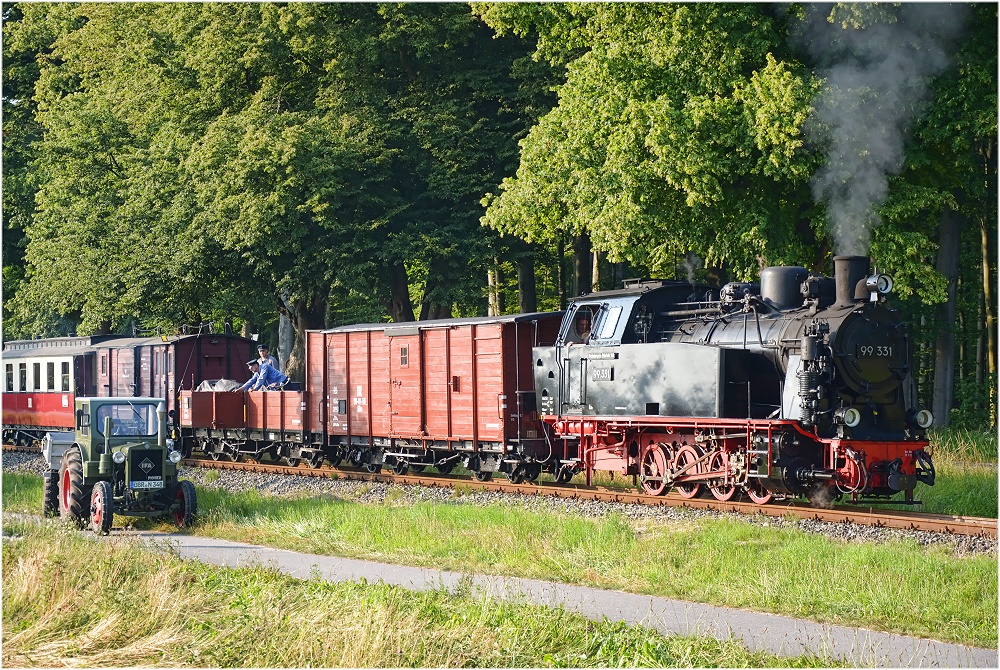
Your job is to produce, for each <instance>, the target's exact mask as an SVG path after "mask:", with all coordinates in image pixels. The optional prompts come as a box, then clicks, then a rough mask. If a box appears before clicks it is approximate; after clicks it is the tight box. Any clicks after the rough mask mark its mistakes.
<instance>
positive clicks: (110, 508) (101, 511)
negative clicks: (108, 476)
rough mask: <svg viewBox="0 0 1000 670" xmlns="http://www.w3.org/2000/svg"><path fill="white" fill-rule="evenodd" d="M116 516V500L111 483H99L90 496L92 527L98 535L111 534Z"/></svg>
mask: <svg viewBox="0 0 1000 670" xmlns="http://www.w3.org/2000/svg"><path fill="white" fill-rule="evenodd" d="M114 515H115V498H114V494H113V493H112V492H111V482H97V483H96V484H95V485H94V492H93V493H92V494H90V527H91V528H93V529H94V532H95V533H97V534H98V535H107V534H108V533H110V532H111V519H112V518H113V517H114Z"/></svg>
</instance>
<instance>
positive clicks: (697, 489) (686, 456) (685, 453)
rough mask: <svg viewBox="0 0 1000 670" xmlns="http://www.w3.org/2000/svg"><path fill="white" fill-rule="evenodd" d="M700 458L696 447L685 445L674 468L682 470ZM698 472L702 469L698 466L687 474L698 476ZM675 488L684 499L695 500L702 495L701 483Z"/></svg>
mask: <svg viewBox="0 0 1000 670" xmlns="http://www.w3.org/2000/svg"><path fill="white" fill-rule="evenodd" d="M698 458H699V456H698V452H697V451H695V450H694V447H692V446H691V445H689V444H685V445H684V446H683V447H681V448H680V449H678V450H677V456H676V457H675V458H674V468H675V470H680V469H681V468H683V467H684V466H686V465H688V464H689V463H694V462H695V461H697V460H698ZM698 472H700V468H699V467H698V466H697V465H696V466H694V467H692V468H691V469H689V470H687V471H686V472H685V474H687V473H691V474H696V473H698ZM674 486H675V487H676V488H677V493H678V494H680V496H681V497H682V498H694V497H696V496H697V495H698V494H699V493H701V484H700V483H691V484H674Z"/></svg>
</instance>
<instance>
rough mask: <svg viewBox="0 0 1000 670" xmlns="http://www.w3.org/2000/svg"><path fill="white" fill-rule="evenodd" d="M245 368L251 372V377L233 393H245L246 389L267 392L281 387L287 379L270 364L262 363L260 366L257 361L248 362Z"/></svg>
mask: <svg viewBox="0 0 1000 670" xmlns="http://www.w3.org/2000/svg"><path fill="white" fill-rule="evenodd" d="M247 367H248V368H250V371H251V372H253V376H252V377H250V379H248V380H247V383H246V384H244V385H243V386H241V387H239V388H238V389H233V390H234V391H246V390H247V389H250V390H251V391H257V390H259V389H264V390H265V391H267V390H270V389H276V388H278V387H279V386H283V385H284V384H285V383H286V382H287V381H288V377H286V376H285V375H283V374H281V373H280V372H278V371H277V370H275V369H274V368H273V367H272V366H271V365H270V364H268V363H264V364H263V365H261V364H260V363H259V362H258V361H257V359H254V360H252V361H250V362H248V363H247Z"/></svg>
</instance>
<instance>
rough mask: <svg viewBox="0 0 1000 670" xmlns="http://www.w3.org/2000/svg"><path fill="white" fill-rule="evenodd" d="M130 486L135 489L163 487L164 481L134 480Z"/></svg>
mask: <svg viewBox="0 0 1000 670" xmlns="http://www.w3.org/2000/svg"><path fill="white" fill-rule="evenodd" d="M129 486H130V487H131V488H133V489H162V488H163V482H132V483H131V484H129Z"/></svg>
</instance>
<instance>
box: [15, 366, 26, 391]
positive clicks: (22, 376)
mask: <svg viewBox="0 0 1000 670" xmlns="http://www.w3.org/2000/svg"><path fill="white" fill-rule="evenodd" d="M17 374H18V376H19V377H20V379H21V382H20V389H21V393H27V391H28V364H27V363H21V364H20V365H18V366H17Z"/></svg>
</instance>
